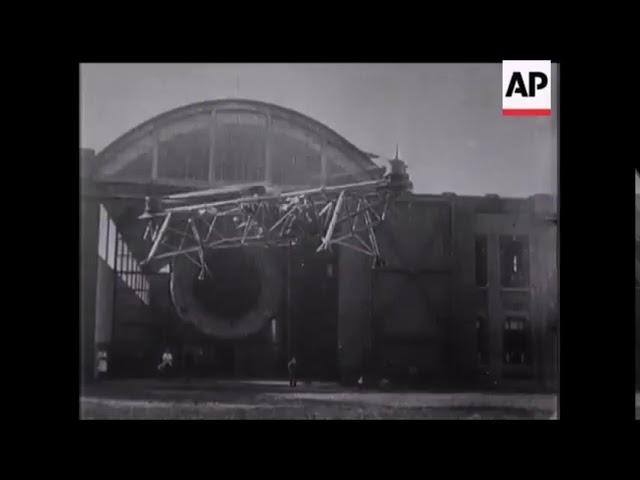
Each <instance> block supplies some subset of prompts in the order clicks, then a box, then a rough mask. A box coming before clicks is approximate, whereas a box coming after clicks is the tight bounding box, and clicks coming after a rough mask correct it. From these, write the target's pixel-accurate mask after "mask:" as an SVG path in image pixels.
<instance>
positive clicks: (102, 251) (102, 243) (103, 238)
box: [98, 204, 109, 261]
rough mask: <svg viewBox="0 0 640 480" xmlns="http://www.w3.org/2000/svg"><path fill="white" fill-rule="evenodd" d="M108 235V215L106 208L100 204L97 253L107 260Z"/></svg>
mask: <svg viewBox="0 0 640 480" xmlns="http://www.w3.org/2000/svg"><path fill="white" fill-rule="evenodd" d="M108 237H109V216H108V214H107V210H106V209H105V208H104V206H103V205H102V204H100V222H99V226H98V255H99V256H100V258H101V259H103V260H105V261H106V260H107V240H108Z"/></svg>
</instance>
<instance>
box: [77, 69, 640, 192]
mask: <svg viewBox="0 0 640 480" xmlns="http://www.w3.org/2000/svg"><path fill="white" fill-rule="evenodd" d="M553 67H554V68H553V69H552V79H551V82H552V116H551V117H504V116H502V113H501V108H502V105H501V91H502V83H501V75H502V73H501V72H502V69H501V64H499V63H498V64H100V65H94V64H88V65H82V66H81V95H80V100H81V143H82V146H83V147H86V148H93V149H95V150H96V151H97V152H99V151H100V150H102V149H103V148H104V147H106V146H107V145H108V144H109V143H110V142H111V141H113V140H115V139H116V138H117V137H118V136H120V135H122V134H123V133H125V132H127V131H128V130H129V129H131V128H133V127H135V126H136V125H138V124H139V123H141V122H144V121H145V120H147V119H149V118H150V117H152V116H154V115H157V114H159V113H162V112H164V111H167V110H170V109H172V108H176V107H179V106H183V105H186V104H189V103H194V102H200V101H204V100H214V99H220V98H232V97H236V98H237V97H239V98H248V99H253V100H261V101H265V102H269V103H275V104H278V105H282V106H284V107H288V108H291V109H293V110H297V111H298V112H301V113H303V114H305V115H308V116H310V117H312V118H314V119H316V120H318V121H320V122H322V123H324V124H325V125H327V126H329V127H331V128H332V129H334V130H335V131H337V132H338V133H339V134H341V135H342V136H344V137H345V138H346V139H347V140H349V141H350V142H352V143H353V144H355V145H356V146H358V147H359V148H360V149H362V150H365V151H368V152H374V153H377V154H380V155H382V156H386V157H392V156H393V155H394V152H395V146H396V143H397V144H399V147H400V157H401V158H402V159H403V160H405V161H406V162H407V164H408V166H409V175H410V176H411V179H412V181H413V183H414V191H415V192H416V193H441V192H445V191H446V192H455V193H458V194H472V195H478V194H480V195H482V194H485V193H497V194H500V195H503V196H526V195H531V194H534V193H555V192H556V190H557V117H556V115H557V108H556V106H557V96H556V94H557V91H556V88H554V87H555V85H556V81H557V69H556V68H555V67H556V66H555V65H554V66H553ZM638 184H639V182H638V179H636V188H637V187H638Z"/></svg>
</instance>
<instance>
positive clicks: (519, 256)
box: [500, 235, 529, 288]
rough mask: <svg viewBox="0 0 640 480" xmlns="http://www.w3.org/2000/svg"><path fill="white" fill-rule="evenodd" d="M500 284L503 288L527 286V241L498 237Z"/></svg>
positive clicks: (507, 236)
mask: <svg viewBox="0 0 640 480" xmlns="http://www.w3.org/2000/svg"><path fill="white" fill-rule="evenodd" d="M500 283H501V284H502V286H503V287H511V288H524V287H528V286H529V239H528V238H527V237H526V236H510V235H502V236H500Z"/></svg>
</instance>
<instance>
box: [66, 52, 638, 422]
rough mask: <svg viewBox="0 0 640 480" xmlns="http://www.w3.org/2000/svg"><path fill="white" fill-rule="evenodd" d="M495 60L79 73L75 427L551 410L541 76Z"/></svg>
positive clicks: (547, 123)
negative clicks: (533, 103)
mask: <svg viewBox="0 0 640 480" xmlns="http://www.w3.org/2000/svg"><path fill="white" fill-rule="evenodd" d="M503 68H504V67H503V64H501V63H500V62H497V63H422V64H420V63H411V64H402V63H397V64H382V63H371V64H366V63H353V64H348V63H336V64H328V63H308V64H305V63H296V64H284V63H260V64H248V63H235V64H234V63H227V64H215V63H194V64H190V63H178V64H157V63H122V64H108V63H102V64H98V63H96V64H92V63H91V64H90V63H86V64H80V65H79V76H80V92H79V99H80V112H79V114H80V147H79V148H80V179H79V180H80V189H79V196H80V210H81V218H80V232H79V233H80V245H81V261H80V263H81V265H80V267H81V268H80V270H81V279H80V281H81V285H80V286H81V296H80V301H81V305H80V313H81V314H80V329H81V335H80V349H79V354H80V378H79V382H80V411H79V417H80V418H81V419H87V420H89V419H96V420H100V419H113V420H116V419H125V420H143V419H167V420H171V419H173V420H187V419H189V420H191V419H194V420H196V419H207V420H209V419H220V420H235V419H243V420H250V419H257V420H347V419H349V420H377V419H415V420H421V419H424V420H429V419H451V420H506V419H513V420H518V419H527V420H531V419H540V420H552V419H558V418H559V417H560V412H559V409H558V389H559V375H560V360H559V359H560V352H559V335H560V318H559V294H558V275H559V269H558V253H557V252H558V201H557V198H558V174H557V172H558V162H559V156H558V141H559V138H558V132H559V129H558V118H559V114H558V91H557V88H556V87H557V85H558V76H559V73H560V69H559V66H558V64H556V63H552V64H551V67H550V75H545V76H544V78H542V74H539V75H538V77H536V74H538V73H537V72H534V74H533V75H531V74H530V75H529V77H528V78H527V77H526V76H525V75H522V76H520V74H519V73H517V72H516V73H515V74H514V77H513V79H514V81H513V82H512V83H509V86H508V89H507V87H506V84H504V83H503ZM548 77H550V78H548ZM536 82H537V83H536ZM536 88H538V89H542V88H550V104H551V108H550V111H549V110H546V111H543V112H542V113H541V111H540V110H539V109H538V110H536V111H535V112H533V111H530V112H529V113H527V111H525V110H522V109H518V108H516V109H512V110H509V112H507V111H506V110H503V105H504V103H503V100H504V95H507V96H509V95H512V94H516V95H518V94H519V95H521V96H524V97H527V95H528V96H529V97H533V96H535V94H536ZM527 89H528V90H527ZM505 91H507V93H506V94H505ZM527 92H528V93H527ZM547 92H548V90H547ZM538 94H539V95H540V92H539V91H538ZM547 94H548V93H547ZM531 112H533V113H531ZM637 186H638V179H636V188H637ZM638 198H640V197H638V196H637V197H636V209H637V210H636V245H638V242H639V240H638V238H640V237H639V235H638V213H637V212H638V205H639V203H638ZM638 265H640V263H639V260H638V257H636V272H638V268H639V267H638ZM636 276H637V278H636V292H638V291H639V290H638V289H637V287H638V285H639V283H638V278H640V277H638V274H637V273H636ZM637 319H638V316H637V315H636V322H637V321H638V320H637ZM636 331H638V330H636ZM638 344H639V345H640V342H638ZM639 385H640V383H639Z"/></svg>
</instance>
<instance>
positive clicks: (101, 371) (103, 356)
mask: <svg viewBox="0 0 640 480" xmlns="http://www.w3.org/2000/svg"><path fill="white" fill-rule="evenodd" d="M107 370H108V365H107V352H105V351H104V350H100V351H99V352H98V373H97V375H96V379H97V380H98V381H99V382H100V381H102V380H104V379H105V378H106V377H107Z"/></svg>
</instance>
